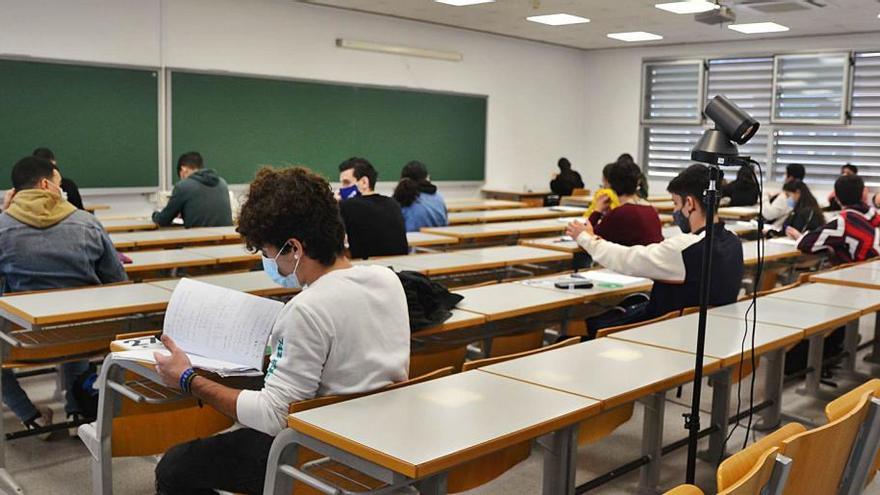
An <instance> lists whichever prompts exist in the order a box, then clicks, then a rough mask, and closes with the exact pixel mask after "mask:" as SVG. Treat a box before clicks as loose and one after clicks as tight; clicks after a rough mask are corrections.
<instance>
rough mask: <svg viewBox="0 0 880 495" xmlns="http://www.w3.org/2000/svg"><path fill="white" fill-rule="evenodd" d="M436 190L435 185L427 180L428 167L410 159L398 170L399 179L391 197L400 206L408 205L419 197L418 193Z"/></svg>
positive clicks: (434, 191) (431, 192) (430, 192)
mask: <svg viewBox="0 0 880 495" xmlns="http://www.w3.org/2000/svg"><path fill="white" fill-rule="evenodd" d="M436 192H437V186H435V185H434V184H432V183H431V181H430V180H428V167H426V166H425V164H424V163H422V162H420V161H418V160H412V161H410V162H409V163H407V164H406V165H404V166H403V169H401V170H400V181H399V182H398V183H397V186H396V187H395V188H394V194H392V197H393V198H394V200H395V201H397V202H398V203H400V206H410V205H411V204H413V203H414V202H415V201H416V199H418V198H419V194H421V193H427V194H434V193H436Z"/></svg>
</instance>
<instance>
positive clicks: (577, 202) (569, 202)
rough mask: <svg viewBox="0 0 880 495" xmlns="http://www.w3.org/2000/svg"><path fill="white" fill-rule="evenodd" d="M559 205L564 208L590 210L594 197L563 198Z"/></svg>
mask: <svg viewBox="0 0 880 495" xmlns="http://www.w3.org/2000/svg"><path fill="white" fill-rule="evenodd" d="M559 204H560V205H563V206H580V207H583V208H589V207H590V205H591V204H593V196H592V195H586V196H563V197H561V198H559Z"/></svg>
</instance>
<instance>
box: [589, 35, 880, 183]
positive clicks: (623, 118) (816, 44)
mask: <svg viewBox="0 0 880 495" xmlns="http://www.w3.org/2000/svg"><path fill="white" fill-rule="evenodd" d="M858 49H869V50H877V49H880V36H878V35H877V34H872V35H852V36H816V37H809V38H795V37H793V38H783V39H776V40H756V41H743V42H738V43H696V44H687V45H675V46H659V47H654V48H651V47H639V48H627V49H614V50H601V51H590V52H585V55H584V56H585V60H586V71H587V80H588V82H587V87H588V88H589V91H588V92H587V94H586V96H585V98H586V104H585V108H586V115H587V128H586V133H584V144H585V146H586V149H587V155H588V156H589V157H590V164H589V166H588V167H583V169H585V170H586V173H587V175H588V176H590V177H591V178H598V177H599V176H600V175H601V172H602V166H603V165H604V164H605V163H607V162H609V161H612V160H614V159H615V158H616V157H617V156H618V155H619V154H620V153H623V152H628V153H631V154H632V155H633V156H638V153H639V149H640V146H641V143H640V142H639V139H640V138H639V115H640V113H639V112H640V110H641V108H640V103H641V70H642V59H646V58H681V57H698V58H704V57H718V56H735V55H768V54H773V53H781V52H797V51H815V50H858ZM584 180H585V182H587V183H592V182H595V180H593V179H587V178H586V177H585V178H584ZM665 188H666V184H665V183H653V182H652V184H651V191H652V193H653V192H658V193H661V192H662V191H664V190H665Z"/></svg>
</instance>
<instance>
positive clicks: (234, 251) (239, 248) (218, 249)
mask: <svg viewBox="0 0 880 495" xmlns="http://www.w3.org/2000/svg"><path fill="white" fill-rule="evenodd" d="M179 251H183V252H185V253H190V254H195V255H199V256H206V257H209V258H214V259H216V260H217V262H218V263H237V262H240V261H259V260H260V256H261V255H260V253H251V252H250V251H248V250H247V248H246V247H245V246H244V244H220V245H218V246H201V247H188V248H183V249H180V250H179Z"/></svg>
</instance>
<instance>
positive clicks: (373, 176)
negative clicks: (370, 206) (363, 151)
mask: <svg viewBox="0 0 880 495" xmlns="http://www.w3.org/2000/svg"><path fill="white" fill-rule="evenodd" d="M346 170H351V171H352V174H353V175H354V178H355V180H360V179H361V178H362V177H366V178H367V180H368V181H369V183H370V189H375V188H376V180H377V179H378V178H379V172H377V171H376V169H375V168H374V167H373V164H372V163H370V162H369V160H367V159H366V158H360V157H356V156H354V157H351V158H349V159H348V160H345V161H344V162H342V163H340V164H339V172H340V173H341V172H345V171H346Z"/></svg>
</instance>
